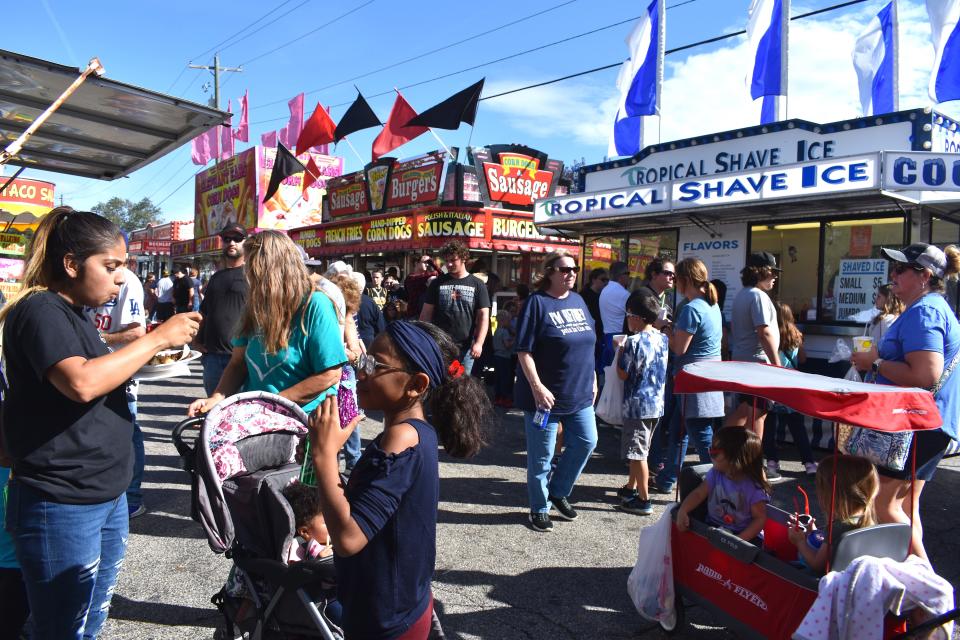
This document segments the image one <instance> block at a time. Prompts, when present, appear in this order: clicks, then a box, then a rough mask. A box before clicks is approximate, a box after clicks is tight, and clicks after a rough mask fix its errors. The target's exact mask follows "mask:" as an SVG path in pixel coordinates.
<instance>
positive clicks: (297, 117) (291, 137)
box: [280, 93, 306, 153]
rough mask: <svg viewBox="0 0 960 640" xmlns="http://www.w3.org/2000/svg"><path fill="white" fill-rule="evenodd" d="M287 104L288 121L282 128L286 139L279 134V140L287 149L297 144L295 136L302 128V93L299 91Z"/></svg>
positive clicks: (298, 150) (298, 134)
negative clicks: (288, 108) (285, 133)
mask: <svg viewBox="0 0 960 640" xmlns="http://www.w3.org/2000/svg"><path fill="white" fill-rule="evenodd" d="M287 105H288V106H289V107H290V121H289V122H287V126H286V127H284V130H285V131H286V132H287V136H286V140H284V138H283V136H282V135H281V137H280V142H282V143H283V144H284V145H285V146H286V147H287V148H288V149H292V148H294V147H295V146H296V145H297V138H299V137H300V132H301V131H302V130H303V94H302V93H301V94H300V95H298V96H297V97H295V98H293V99H292V100H290V102H288V103H287ZM304 151H306V149H304ZM299 152H300V149H297V153H299Z"/></svg>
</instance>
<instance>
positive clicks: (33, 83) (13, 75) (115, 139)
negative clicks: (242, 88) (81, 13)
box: [0, 49, 228, 180]
mask: <svg viewBox="0 0 960 640" xmlns="http://www.w3.org/2000/svg"><path fill="white" fill-rule="evenodd" d="M108 70H109V67H108ZM80 73H81V71H80V70H79V69H76V68H74V67H66V66H62V65H59V64H55V63H52V62H47V61H45V60H40V59H37V58H31V57H29V56H24V55H21V54H18V53H11V52H9V51H4V50H2V49H0V137H2V142H0V148H2V147H5V146H6V145H7V144H9V143H10V142H13V141H14V140H15V139H16V138H17V137H18V136H19V135H20V134H21V133H23V131H25V130H26V129H27V127H29V126H30V124H31V123H32V122H33V121H34V120H35V119H36V118H37V116H39V115H40V114H41V113H43V111H44V110H45V109H46V108H47V107H48V106H49V105H50V104H51V103H52V102H53V101H54V100H56V99H57V98H58V97H59V96H60V94H61V93H62V92H63V90H64V89H66V88H67V87H68V86H69V85H70V84H71V83H72V82H73V81H74V80H75V79H76V78H77V76H79V75H80ZM227 117H228V114H227V113H225V112H223V111H218V110H216V109H212V108H210V107H206V106H203V105H199V104H196V103H193V102H187V101H185V100H180V99H179V98H174V97H171V96H167V95H163V94H160V93H155V92H153V91H148V90H146V89H141V88H139V87H135V86H133V85H129V84H124V83H122V82H117V81H115V80H109V79H107V78H104V77H95V76H90V77H88V78H87V79H86V81H85V82H84V83H83V84H82V85H81V86H80V88H79V89H77V91H76V92H75V93H74V94H73V95H72V96H70V99H69V100H67V102H65V103H64V104H63V105H62V106H61V107H60V108H59V109H58V110H57V111H56V112H55V113H54V114H53V115H52V116H51V117H50V119H49V120H47V121H46V122H45V123H44V124H43V125H42V126H41V127H40V128H39V129H38V130H37V132H36V133H35V134H34V135H33V137H32V138H30V140H29V141H28V142H27V144H26V145H25V146H24V148H23V150H22V151H21V152H20V153H19V154H18V155H17V156H16V157H15V158H13V159H12V160H10V164H19V165H23V166H26V167H28V168H31V169H43V170H44V171H54V172H57V173H68V174H72V175H78V176H83V177H87V178H99V179H101V180H113V179H114V178H121V177H123V176H126V175H128V174H130V173H132V172H134V171H136V170H137V169H139V168H140V167H143V166H145V165H148V164H150V163H151V162H153V161H154V160H157V159H158V158H160V157H162V156H164V155H166V154H167V153H169V152H171V151H173V150H174V149H176V148H178V147H180V146H181V145H183V144H184V143H185V142H188V141H190V140H192V139H193V138H194V137H196V136H197V135H199V134H200V133H203V132H204V131H206V130H208V129H209V128H211V127H214V126H217V125H219V124H222V123H224V122H225V121H226V119H227Z"/></svg>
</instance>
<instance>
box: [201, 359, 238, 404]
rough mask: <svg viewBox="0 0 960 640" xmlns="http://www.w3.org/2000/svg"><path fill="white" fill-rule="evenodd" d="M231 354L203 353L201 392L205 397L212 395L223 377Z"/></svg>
mask: <svg viewBox="0 0 960 640" xmlns="http://www.w3.org/2000/svg"><path fill="white" fill-rule="evenodd" d="M232 355H233V354H231V353H205V354H203V358H201V362H202V363H203V390H204V391H205V392H206V393H207V397H208V398H209V397H210V396H212V395H213V392H214V391H216V390H217V385H218V384H220V378H221V377H222V376H223V370H224V369H226V368H227V364H229V363H230V357H231V356H232Z"/></svg>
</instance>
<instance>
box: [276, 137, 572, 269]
mask: <svg viewBox="0 0 960 640" xmlns="http://www.w3.org/2000/svg"><path fill="white" fill-rule="evenodd" d="M457 155H458V150H457V149H456V148H454V149H453V150H451V152H449V153H448V152H446V151H434V152H431V153H427V154H424V155H422V156H417V157H415V158H410V159H405V160H397V159H395V158H380V159H379V160H378V161H377V162H373V163H370V164H368V165H367V166H366V167H365V168H364V169H363V170H362V171H357V172H355V173H351V174H347V175H344V176H341V177H340V178H335V179H332V180H330V182H329V183H328V184H327V198H326V200H325V203H324V222H323V223H321V224H318V225H313V226H308V227H305V228H300V229H294V230H293V231H291V232H290V237H291V238H292V239H293V240H294V242H297V243H298V244H300V245H301V246H302V247H303V248H304V249H305V250H306V252H307V253H308V254H309V255H311V256H313V257H315V258H320V259H324V260H327V261H333V260H344V261H346V262H348V263H350V264H351V265H352V266H353V267H354V268H355V269H358V270H361V271H372V270H374V269H381V270H384V269H389V268H391V267H394V268H396V269H397V271H398V273H399V274H400V275H401V277H403V276H404V275H406V274H407V273H409V271H410V270H411V269H412V268H413V266H414V264H415V262H416V261H417V260H418V258H419V257H420V256H421V255H422V254H424V253H426V254H429V255H432V256H434V257H436V252H437V249H439V248H440V247H441V246H442V245H443V244H445V243H446V242H448V241H450V240H452V239H459V240H462V241H463V243H464V244H465V245H466V246H467V247H468V248H469V250H470V253H471V259H473V260H477V259H480V258H484V259H485V261H486V262H487V267H488V271H489V273H496V274H497V275H498V276H499V277H500V279H501V282H502V283H503V285H504V286H505V287H512V286H514V285H515V284H518V283H528V282H529V281H530V279H531V278H532V277H533V276H534V275H535V274H536V273H537V271H538V270H539V265H540V262H541V261H542V257H543V255H544V254H546V253H549V252H551V251H554V250H556V249H557V248H560V247H563V248H566V249H568V250H570V251H571V252H572V253H574V254H575V255H576V254H577V252H578V250H579V243H578V242H577V241H576V240H571V239H568V238H565V237H562V236H559V235H544V234H542V233H540V232H539V231H538V230H537V228H536V226H535V225H534V223H533V203H534V202H535V201H536V200H537V199H539V198H548V197H551V196H554V195H556V194H557V193H565V192H566V187H565V186H563V185H562V183H561V178H562V173H563V163H562V162H560V161H559V160H554V159H551V158H548V157H547V155H546V154H545V153H543V152H541V151H538V150H536V149H531V148H529V147H526V146H523V145H493V146H489V147H478V148H470V149H468V150H467V160H468V163H467V164H466V165H464V164H459V163H457V161H456V159H457Z"/></svg>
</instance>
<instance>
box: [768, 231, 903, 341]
mask: <svg viewBox="0 0 960 640" xmlns="http://www.w3.org/2000/svg"><path fill="white" fill-rule="evenodd" d="M905 238H906V225H905V220H904V218H903V217H902V216H891V217H882V218H872V219H859V220H832V221H829V222H797V223H785V224H775V225H754V226H753V227H752V228H751V242H750V247H751V249H750V250H751V251H754V252H756V251H767V252H770V253H772V254H774V255H775V256H776V257H777V263H778V264H780V265H781V267H782V268H783V272H782V273H781V275H780V278H778V280H777V283H776V286H775V288H774V291H773V292H772V293H773V297H774V298H775V299H777V300H780V301H781V302H784V303H785V304H788V305H789V306H790V308H791V310H792V311H793V314H794V317H796V318H797V320H798V321H800V322H856V323H860V322H864V321H865V320H863V317H864V316H863V315H862V314H864V312H867V311H868V310H869V309H871V308H873V305H874V301H875V295H876V290H877V287H878V286H880V285H881V284H884V283H885V282H888V281H889V263H888V262H887V260H885V259H884V258H883V256H882V254H881V253H880V249H881V247H897V248H899V247H902V246H903V245H904V244H905ZM814 274H819V277H816V276H815V275H814Z"/></svg>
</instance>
